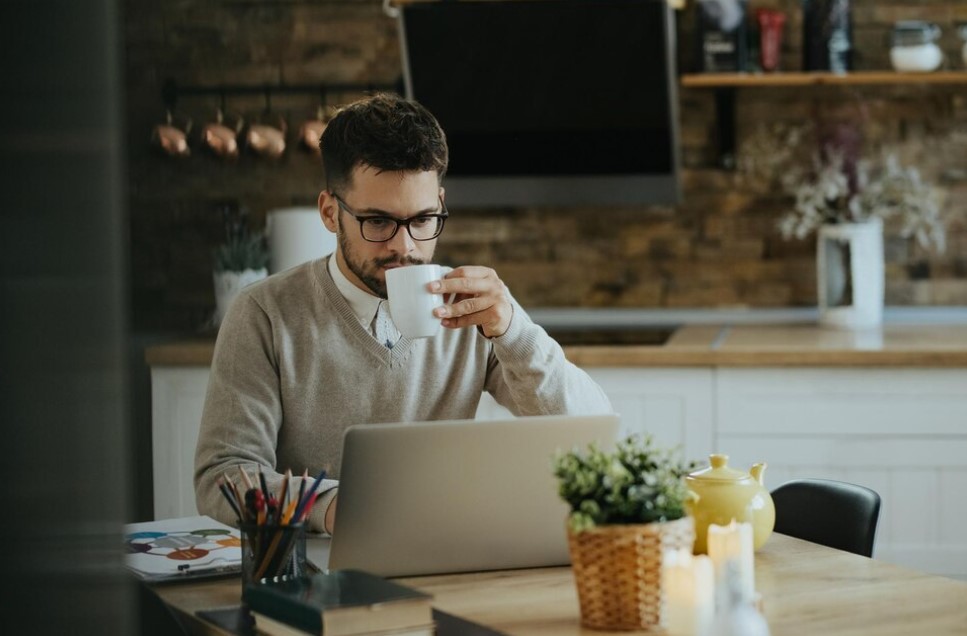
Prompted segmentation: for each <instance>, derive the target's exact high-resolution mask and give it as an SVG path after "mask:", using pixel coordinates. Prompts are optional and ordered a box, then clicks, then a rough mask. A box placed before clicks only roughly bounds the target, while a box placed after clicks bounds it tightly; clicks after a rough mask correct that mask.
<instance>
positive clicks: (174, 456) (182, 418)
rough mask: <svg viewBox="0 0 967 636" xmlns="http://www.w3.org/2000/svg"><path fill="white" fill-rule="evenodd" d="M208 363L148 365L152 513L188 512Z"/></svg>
mask: <svg viewBox="0 0 967 636" xmlns="http://www.w3.org/2000/svg"><path fill="white" fill-rule="evenodd" d="M208 373H209V371H208V367H161V366H156V367H152V368H151V441H152V449H151V454H152V460H153V471H152V473H153V476H154V517H155V519H169V518H172V517H191V516H194V515H197V514H198V508H197V507H196V506H195V486H194V468H195V467H194V460H195V444H196V443H197V442H198V429H199V428H200V426H201V412H202V408H203V407H204V406H205V391H206V390H207V388H208Z"/></svg>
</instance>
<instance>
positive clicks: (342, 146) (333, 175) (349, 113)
mask: <svg viewBox="0 0 967 636" xmlns="http://www.w3.org/2000/svg"><path fill="white" fill-rule="evenodd" d="M319 146H320V148H321V149H322V169H323V174H324V178H325V183H326V188H327V189H328V190H330V191H331V190H336V191H339V190H343V189H346V188H347V187H348V186H350V185H351V180H352V173H353V170H354V169H356V168H357V167H358V166H370V167H372V168H376V169H377V170H379V171H380V172H385V171H387V170H396V171H404V172H405V171H430V170H436V172H437V175H438V176H439V178H440V179H443V175H444V174H446V171H447V163H448V161H449V150H448V149H447V138H446V135H445V134H444V133H443V129H442V128H440V124H439V123H438V122H437V120H436V118H435V117H434V116H433V115H432V114H431V113H430V111H428V110H427V109H426V108H424V107H423V106H421V105H420V104H418V103H416V102H414V101H411V100H407V99H404V98H402V97H399V96H397V95H393V94H391V93H377V94H376V95H373V96H371V97H367V98H365V99H361V100H359V101H356V102H353V103H351V104H349V105H348V106H345V107H343V108H342V109H340V110H339V112H338V113H336V116H335V117H333V118H332V120H331V121H330V122H329V125H328V126H326V130H325V132H323V134H322V138H321V139H320V140H319Z"/></svg>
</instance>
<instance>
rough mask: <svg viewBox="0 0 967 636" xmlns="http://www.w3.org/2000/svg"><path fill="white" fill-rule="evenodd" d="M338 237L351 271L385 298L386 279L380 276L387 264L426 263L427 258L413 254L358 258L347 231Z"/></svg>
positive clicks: (401, 229) (402, 230)
mask: <svg viewBox="0 0 967 636" xmlns="http://www.w3.org/2000/svg"><path fill="white" fill-rule="evenodd" d="M399 231H401V232H405V231H406V229H405V228H400V230H399ZM338 238H339V249H340V251H341V252H342V256H343V259H345V261H346V266H347V267H349V271H351V272H352V273H353V274H355V275H356V278H358V279H359V280H361V281H362V283H363V285H366V287H367V288H369V291H371V292H373V293H374V294H376V295H377V296H379V297H380V298H383V299H385V298H387V292H386V280H385V279H380V278H379V276H378V274H379V272H380V270H382V269H383V268H384V267H386V266H387V265H423V264H424V263H426V261H425V260H423V259H419V258H414V257H412V256H388V257H386V258H374V259H373V260H371V261H366V260H364V259H362V258H359V259H357V258H356V253H355V252H354V251H353V248H352V246H351V245H350V244H349V240H348V239H347V238H346V234H345V232H340V233H339V237H338Z"/></svg>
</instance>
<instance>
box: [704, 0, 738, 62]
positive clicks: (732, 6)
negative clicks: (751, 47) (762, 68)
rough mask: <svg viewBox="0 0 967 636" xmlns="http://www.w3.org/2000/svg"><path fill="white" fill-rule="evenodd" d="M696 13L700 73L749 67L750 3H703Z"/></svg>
mask: <svg viewBox="0 0 967 636" xmlns="http://www.w3.org/2000/svg"><path fill="white" fill-rule="evenodd" d="M697 5H698V9H697V12H696V16H697V20H698V23H697V24H696V29H695V32H696V38H695V39H696V42H697V44H698V47H697V48H698V52H697V53H698V55H697V57H698V70H699V71H701V72H705V73H735V72H739V71H745V70H746V67H747V65H748V51H747V44H748V43H747V35H746V28H747V27H746V21H747V19H746V12H747V8H746V0H699V1H698V3H697Z"/></svg>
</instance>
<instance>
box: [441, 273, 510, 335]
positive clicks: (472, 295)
mask: <svg viewBox="0 0 967 636" xmlns="http://www.w3.org/2000/svg"><path fill="white" fill-rule="evenodd" d="M428 287H429V289H430V291H431V292H433V293H435V294H443V297H444V298H449V296H450V294H456V296H454V297H453V298H452V299H450V304H447V305H444V306H442V307H437V308H436V309H434V310H433V315H434V316H436V317H437V318H443V321H442V323H443V326H444V327H448V328H450V329H460V328H461V327H466V326H468V325H479V326H480V328H481V329H482V330H483V335H485V336H487V337H488V338H496V337H497V336H502V335H504V332H506V331H507V328H508V327H509V326H510V319H511V318H512V317H513V315H514V307H513V305H511V304H510V296H509V295H508V294H507V287H506V286H505V285H504V283H503V281H501V280H500V279H499V278H498V277H497V272H495V271H494V270H492V269H490V268H489V267H476V266H465V267H458V268H456V269H455V270H453V271H452V272H450V273H449V274H447V275H446V276H445V277H444V278H443V280H439V281H433V282H432V283H430V284H429V285H428Z"/></svg>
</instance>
